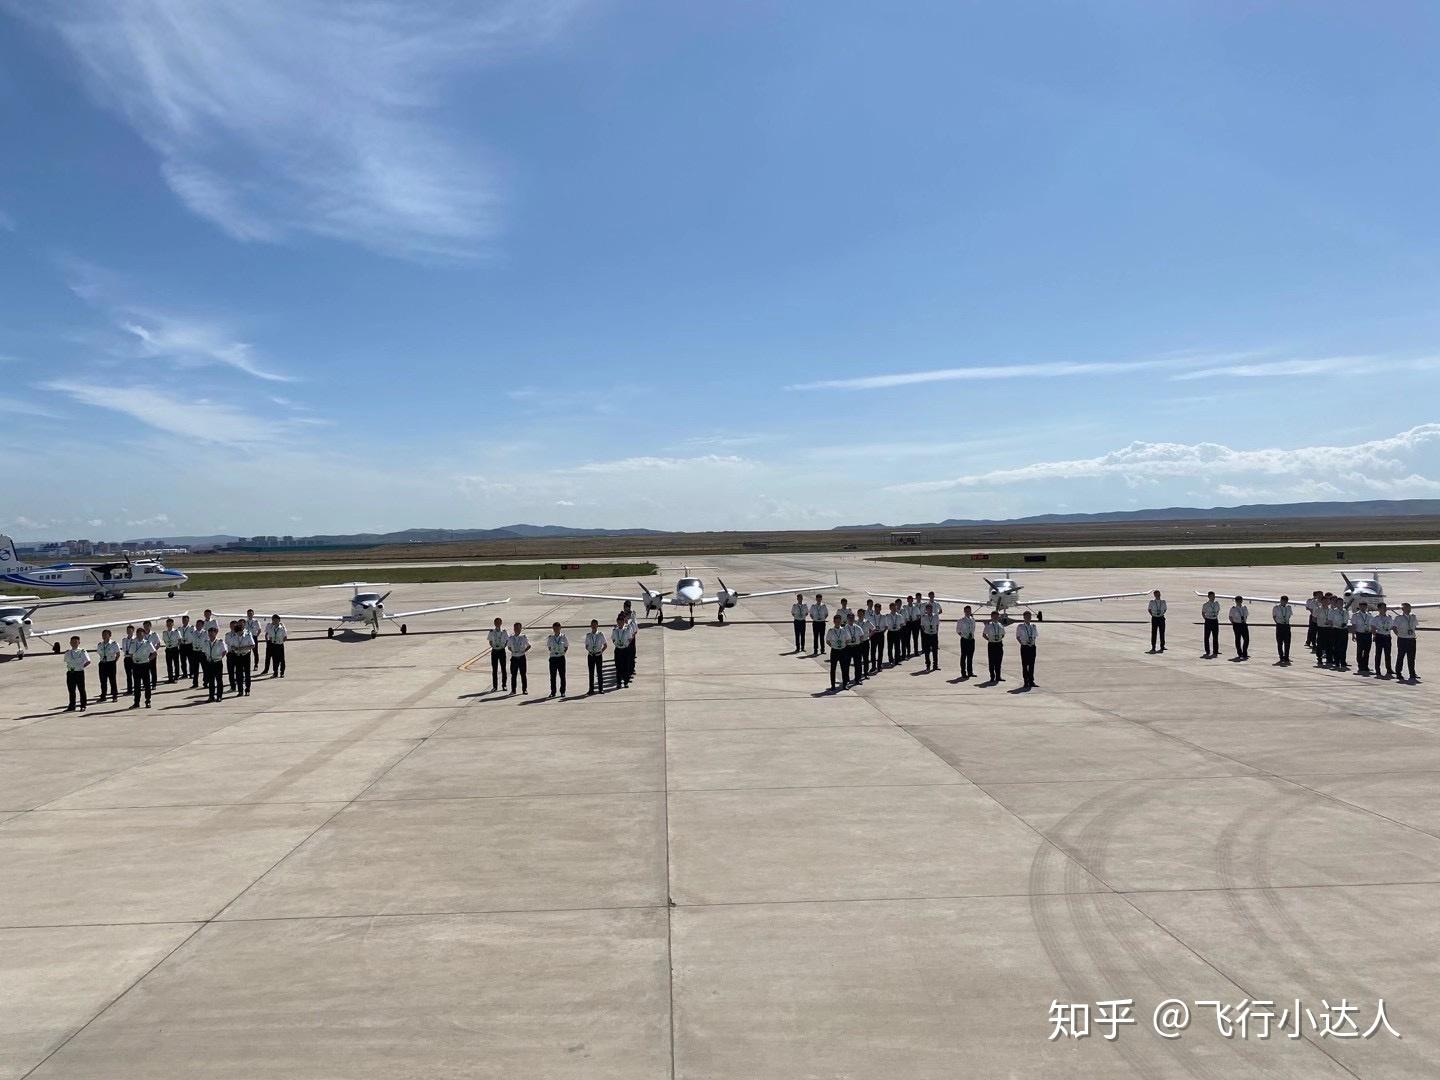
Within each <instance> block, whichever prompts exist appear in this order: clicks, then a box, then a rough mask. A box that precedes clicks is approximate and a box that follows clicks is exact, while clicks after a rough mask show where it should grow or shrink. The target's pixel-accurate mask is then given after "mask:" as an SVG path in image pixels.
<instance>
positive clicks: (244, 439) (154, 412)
mask: <svg viewBox="0 0 1440 1080" xmlns="http://www.w3.org/2000/svg"><path fill="white" fill-rule="evenodd" d="M44 388H45V389H46V390H53V391H54V392H56V393H58V394H64V395H66V396H67V397H69V398H71V399H72V400H74V401H77V402H79V403H80V404H81V405H89V406H92V407H94V408H97V409H107V410H109V411H110V412H116V413H120V414H121V415H124V416H128V417H130V418H131V419H132V420H137V421H139V422H140V423H141V424H144V425H145V426H147V427H150V428H153V429H154V430H156V431H160V432H164V433H165V434H167V435H179V436H182V437H184V438H187V439H194V440H198V441H200V442H204V443H210V444H223V445H228V446H240V447H252V446H257V445H262V444H266V443H269V442H271V441H273V440H275V439H278V438H280V437H282V436H284V435H285V434H287V432H288V430H289V429H288V427H287V425H286V424H284V423H283V422H278V421H275V420H272V419H269V418H267V417H263V416H257V415H255V414H253V413H248V412H246V411H245V410H243V409H239V408H236V407H235V406H233V405H229V404H226V403H224V402H219V401H207V400H205V399H203V398H202V399H196V398H192V397H189V396H187V395H177V394H171V393H169V392H167V391H165V390H162V389H160V388H159V387H154V386H145V385H140V384H134V385H118V386H117V385H111V384H107V383H80V382H71V381H68V380H63V379H57V380H55V381H54V382H48V383H45V384H44Z"/></svg>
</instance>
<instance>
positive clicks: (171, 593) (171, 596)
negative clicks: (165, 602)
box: [165, 589, 175, 600]
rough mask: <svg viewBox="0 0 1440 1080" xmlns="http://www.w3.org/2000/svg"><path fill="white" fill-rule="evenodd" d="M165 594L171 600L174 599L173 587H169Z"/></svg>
mask: <svg viewBox="0 0 1440 1080" xmlns="http://www.w3.org/2000/svg"><path fill="white" fill-rule="evenodd" d="M165 595H166V596H168V597H169V598H170V599H171V600H174V599H175V590H174V589H171V590H170V591H169V592H168V593H166V594H165Z"/></svg>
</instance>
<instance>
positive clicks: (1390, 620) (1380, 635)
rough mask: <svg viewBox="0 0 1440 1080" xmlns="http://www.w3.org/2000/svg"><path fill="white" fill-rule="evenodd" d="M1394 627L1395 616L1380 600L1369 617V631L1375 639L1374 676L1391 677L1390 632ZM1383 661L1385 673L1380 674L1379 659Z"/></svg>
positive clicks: (1392, 665)
mask: <svg viewBox="0 0 1440 1080" xmlns="http://www.w3.org/2000/svg"><path fill="white" fill-rule="evenodd" d="M1393 629H1395V618H1394V616H1392V615H1391V614H1390V609H1389V608H1387V607H1386V606H1385V601H1384V600H1381V601H1380V604H1379V606H1378V608H1377V609H1376V611H1375V614H1374V615H1373V616H1371V618H1370V633H1371V634H1373V635H1374V639H1375V678H1377V679H1393V678H1394V677H1395V667H1394V662H1393V656H1392V654H1391V652H1390V632H1391V631H1392V630H1393ZM1382 660H1383V661H1385V674H1384V675H1381V674H1380V661H1382Z"/></svg>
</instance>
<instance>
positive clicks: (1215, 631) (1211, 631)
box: [1204, 619, 1220, 656]
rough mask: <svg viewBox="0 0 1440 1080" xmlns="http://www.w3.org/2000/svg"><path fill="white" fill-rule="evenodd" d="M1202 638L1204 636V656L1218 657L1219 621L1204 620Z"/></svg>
mask: <svg viewBox="0 0 1440 1080" xmlns="http://www.w3.org/2000/svg"><path fill="white" fill-rule="evenodd" d="M1204 636H1205V655H1206V656H1219V655H1220V620H1219V619H1206V620H1205V631H1204Z"/></svg>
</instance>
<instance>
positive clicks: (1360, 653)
mask: <svg viewBox="0 0 1440 1080" xmlns="http://www.w3.org/2000/svg"><path fill="white" fill-rule="evenodd" d="M1370 641H1371V635H1369V634H1356V635H1355V666H1356V667H1357V668H1359V669H1360V670H1361V671H1364V672H1369V670H1370Z"/></svg>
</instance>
